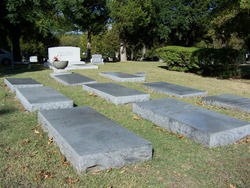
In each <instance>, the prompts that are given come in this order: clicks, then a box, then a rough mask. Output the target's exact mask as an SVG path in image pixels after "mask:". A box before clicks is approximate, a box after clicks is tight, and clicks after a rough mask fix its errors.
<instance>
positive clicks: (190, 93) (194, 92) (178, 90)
mask: <svg viewBox="0 0 250 188" xmlns="http://www.w3.org/2000/svg"><path fill="white" fill-rule="evenodd" d="M143 85H144V86H145V87H147V88H149V89H151V90H153V91H156V92H159V93H165V94H168V95H173V96H175V97H180V98H184V97H199V96H206V95H207V92H205V91H201V90H198V89H193V88H189V87H184V86H179V85H175V84H170V83H167V82H152V83H144V84H143Z"/></svg>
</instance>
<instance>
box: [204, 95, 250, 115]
mask: <svg viewBox="0 0 250 188" xmlns="http://www.w3.org/2000/svg"><path fill="white" fill-rule="evenodd" d="M202 102H203V103H205V104H209V105H215V106H219V107H223V108H233V109H237V110H241V111H245V112H248V113H250V98H244V97H239V96H235V95H230V94H223V95H217V96H208V97H204V98H203V99H202Z"/></svg>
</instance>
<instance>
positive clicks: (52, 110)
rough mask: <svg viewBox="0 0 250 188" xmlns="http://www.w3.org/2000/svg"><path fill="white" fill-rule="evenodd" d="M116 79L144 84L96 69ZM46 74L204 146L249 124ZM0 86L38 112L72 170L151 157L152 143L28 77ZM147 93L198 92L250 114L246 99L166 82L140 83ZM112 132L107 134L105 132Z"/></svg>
mask: <svg viewBox="0 0 250 188" xmlns="http://www.w3.org/2000/svg"><path fill="white" fill-rule="evenodd" d="M100 75H102V76H105V77H108V78H110V79H112V80H114V81H117V82H145V77H146V74H145V73H136V74H134V75H131V74H126V73H121V72H102V73H100ZM51 76H52V77H53V78H54V79H55V80H56V81H58V82H60V83H62V84H65V85H69V86H74V85H82V87H83V90H85V91H89V92H93V93H95V94H96V95H98V96H99V97H101V98H104V99H106V100H108V101H110V102H112V103H114V104H116V105H121V104H127V103H133V104H132V106H133V112H134V113H135V114H137V115H139V116H141V117H143V118H145V119H147V120H149V121H151V122H153V123H155V124H156V125H158V126H161V127H163V128H166V129H168V130H169V131H172V132H174V133H179V134H182V135H184V136H186V137H189V138H191V139H193V140H194V141H196V142H198V143H201V144H203V145H204V146H205V147H209V148H211V147H217V146H223V145H227V144H231V143H234V142H236V141H238V140H240V139H242V138H244V137H246V136H248V135H250V123H249V122H246V121H241V120H238V119H235V118H232V117H229V116H226V115H222V114H219V113H216V112H213V111H209V110H206V109H203V108H200V107H197V106H194V105H191V104H187V103H184V102H180V101H177V100H175V99H171V98H164V99H158V100H150V95H149V94H147V93H144V92H140V91H137V90H133V89H129V88H126V87H123V86H121V85H118V84H115V83H97V82H96V81H95V80H93V79H91V78H88V77H86V76H83V75H80V74H77V73H62V74H54V73H52V74H51ZM4 82H5V84H6V85H7V87H8V88H9V89H10V91H12V92H16V97H17V98H18V99H19V100H20V102H21V103H22V105H23V106H24V107H25V108H26V109H27V110H28V111H31V112H33V111H37V110H38V121H39V123H40V124H41V125H42V128H43V130H44V131H46V132H48V134H49V136H50V137H52V138H53V140H54V142H55V143H56V144H57V146H58V147H59V148H60V150H61V152H62V153H63V154H64V155H65V156H66V158H67V159H68V160H69V161H70V163H71V164H72V166H73V167H74V168H75V169H76V170H77V172H79V173H80V172H86V171H91V170H93V169H94V170H104V169H109V168H117V167H122V166H124V165H127V164H133V163H137V162H141V161H146V160H151V159H152V149H153V148H152V144H151V143H150V142H149V141H147V140H145V139H143V138H141V137H139V136H137V135H135V134H134V133H132V132H130V131H129V130H127V129H125V128H123V127H122V126H120V125H118V124H117V123H115V122H114V121H112V120H110V119H108V118H107V117H105V116H103V115H102V114H100V113H98V112H97V111H95V110H94V109H92V108H91V107H89V106H82V107H73V101H72V100H71V99H69V98H67V97H66V96H64V95H63V94H61V93H59V92H58V91H56V90H54V89H53V88H50V87H47V86H43V85H42V84H41V83H39V82H37V81H35V80H33V79H31V78H5V79H4ZM143 85H144V86H145V87H146V88H148V89H150V90H153V91H156V92H161V93H165V94H169V95H174V96H176V97H197V96H202V97H203V99H202V100H203V102H204V103H206V104H212V105H217V106H223V107H228V108H236V109H239V110H242V111H246V112H248V113H250V99H249V98H242V97H238V96H234V95H219V96H209V97H206V96H207V92H205V91H201V90H197V89H193V88H188V87H183V86H179V85H175V84H171V83H166V82H153V83H143ZM110 135H112V136H110Z"/></svg>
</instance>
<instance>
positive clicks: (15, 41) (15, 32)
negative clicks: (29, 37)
mask: <svg viewBox="0 0 250 188" xmlns="http://www.w3.org/2000/svg"><path fill="white" fill-rule="evenodd" d="M10 32H11V42H12V52H13V57H14V61H22V57H21V50H20V38H21V28H20V27H19V25H13V26H12V28H11V31H10Z"/></svg>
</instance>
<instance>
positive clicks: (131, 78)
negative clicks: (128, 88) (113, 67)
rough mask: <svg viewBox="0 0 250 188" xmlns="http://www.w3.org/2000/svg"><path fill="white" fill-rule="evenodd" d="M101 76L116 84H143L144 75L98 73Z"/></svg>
mask: <svg viewBox="0 0 250 188" xmlns="http://www.w3.org/2000/svg"><path fill="white" fill-rule="evenodd" d="M99 74H100V75H101V76H105V77H107V78H110V79H112V80H114V81H117V82H145V79H146V75H142V74H140V76H138V75H135V74H128V73H122V72H100V73H99Z"/></svg>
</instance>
